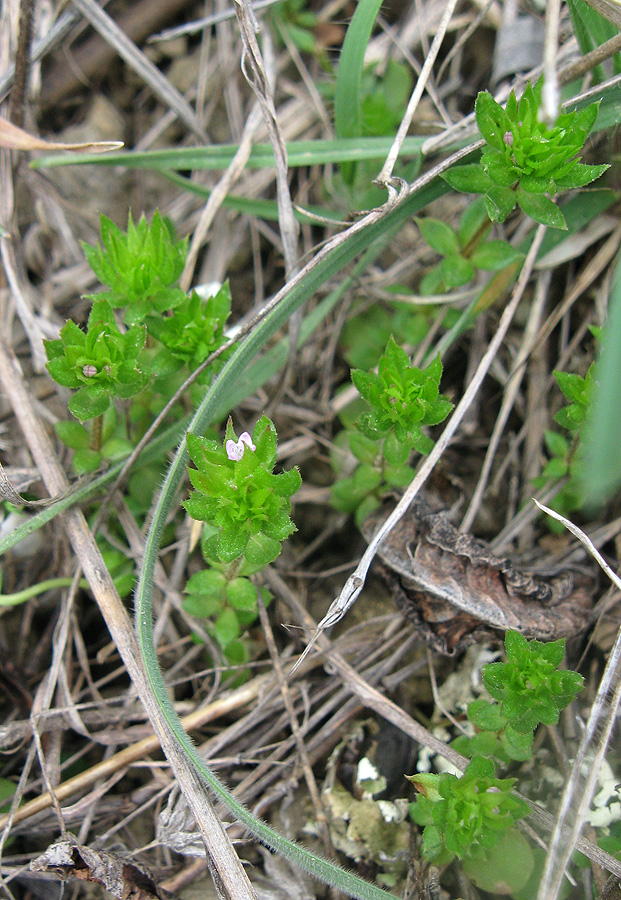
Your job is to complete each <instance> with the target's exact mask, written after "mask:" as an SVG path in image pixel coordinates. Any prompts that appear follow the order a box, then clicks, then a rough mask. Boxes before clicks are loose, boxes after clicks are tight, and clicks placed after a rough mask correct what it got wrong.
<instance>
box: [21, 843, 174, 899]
mask: <svg viewBox="0 0 621 900" xmlns="http://www.w3.org/2000/svg"><path fill="white" fill-rule="evenodd" d="M30 870H31V871H32V872H48V873H52V874H54V875H57V876H58V877H59V878H61V879H62V880H63V881H64V879H65V878H71V877H74V878H81V879H82V880H83V881H95V882H97V883H98V884H101V885H103V887H104V888H105V890H106V891H108V893H110V894H112V895H113V896H114V897H117V898H118V900H172V897H173V895H172V894H169V893H168V891H165V890H164V889H163V888H160V886H159V885H158V884H157V883H156V882H155V880H154V878H153V876H152V875H151V873H150V872H149V871H148V870H147V869H145V868H144V867H143V866H138V865H136V863H133V862H129V861H128V860H126V859H122V858H121V857H119V856H117V855H116V854H115V853H106V852H104V851H103V850H91V848H90V847H86V846H84V845H83V844H80V843H79V842H78V841H77V840H76V838H75V837H74V836H73V835H72V834H69V833H68V834H67V836H66V838H64V839H63V840H60V841H57V842H56V843H55V844H50V846H49V847H48V848H47V850H46V851H45V853H43V854H42V855H41V856H37V857H36V859H33V860H32V862H31V863H30Z"/></svg>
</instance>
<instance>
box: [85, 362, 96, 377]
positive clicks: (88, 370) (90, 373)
mask: <svg viewBox="0 0 621 900" xmlns="http://www.w3.org/2000/svg"><path fill="white" fill-rule="evenodd" d="M82 374H83V375H84V376H85V377H86V378H93V377H94V376H95V375H96V374H97V369H96V368H95V366H93V365H88V366H83V368H82Z"/></svg>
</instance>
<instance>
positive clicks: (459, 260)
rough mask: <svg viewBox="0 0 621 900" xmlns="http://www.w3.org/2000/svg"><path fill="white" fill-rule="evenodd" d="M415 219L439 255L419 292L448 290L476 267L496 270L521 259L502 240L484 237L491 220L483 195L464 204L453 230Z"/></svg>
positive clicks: (443, 224)
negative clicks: (459, 218) (440, 259)
mask: <svg viewBox="0 0 621 900" xmlns="http://www.w3.org/2000/svg"><path fill="white" fill-rule="evenodd" d="M415 221H416V224H417V225H418V227H419V228H420V232H421V234H422V236H423V238H424V240H425V241H426V242H427V243H428V244H429V246H430V247H431V248H432V249H433V250H435V251H436V253H438V254H439V255H440V256H442V257H443V259H442V261H441V262H440V263H438V264H437V265H436V266H434V268H433V269H431V270H430V271H429V272H427V274H426V275H425V276H424V278H423V279H422V281H421V283H420V287H419V290H420V293H421V294H424V295H430V294H440V293H443V292H444V291H450V290H452V289H453V288H457V287H461V286H462V285H464V284H467V283H468V282H469V281H471V280H472V279H473V278H474V276H475V274H476V271H477V269H481V270H483V271H487V272H498V271H500V270H502V269H505V268H506V267H507V266H509V265H511V264H512V263H515V262H519V261H520V260H522V259H523V258H524V254H523V253H522V252H521V251H520V250H517V249H516V248H515V247H512V246H511V244H509V243H507V242H506V241H500V240H484V238H485V235H486V233H487V232H488V231H489V228H490V224H491V223H490V220H489V217H488V214H487V209H486V206H485V203H484V201H483V198H478V199H477V200H475V201H474V203H470V204H468V206H467V207H466V209H465V210H464V212H463V213H462V216H461V221H460V223H459V228H458V229H457V230H455V229H454V228H452V227H451V226H450V225H448V224H447V223H446V222H443V221H442V220H441V219H432V218H424V219H421V218H416V220H415Z"/></svg>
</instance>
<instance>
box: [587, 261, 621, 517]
mask: <svg viewBox="0 0 621 900" xmlns="http://www.w3.org/2000/svg"><path fill="white" fill-rule="evenodd" d="M609 304H610V305H609V316H608V324H607V326H606V329H605V331H604V335H603V338H602V352H601V355H600V359H599V362H598V363H597V374H596V379H595V380H596V383H597V387H596V389H595V393H594V396H593V406H592V410H591V418H590V421H589V423H588V425H587V428H586V430H585V438H584V443H585V462H586V464H585V466H584V479H585V488H586V496H587V502H590V503H595V504H599V503H601V502H602V501H604V500H607V499H608V498H609V497H611V495H612V494H613V493H614V492H615V491H616V490H617V489H618V487H619V485H621V254H619V255H618V256H617V261H616V263H615V267H614V270H613V275H612V280H611V284H610V301H609Z"/></svg>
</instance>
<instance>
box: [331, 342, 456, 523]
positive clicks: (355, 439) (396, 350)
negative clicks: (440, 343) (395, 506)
mask: <svg viewBox="0 0 621 900" xmlns="http://www.w3.org/2000/svg"><path fill="white" fill-rule="evenodd" d="M441 377H442V363H441V362H440V359H439V357H438V358H436V359H435V360H433V362H431V363H430V364H429V365H428V366H427V367H426V368H425V369H419V368H417V367H416V366H411V365H410V363H409V359H408V355H407V353H406V352H405V350H403V349H402V348H401V347H399V346H398V345H397V344H396V343H395V341H394V340H393V338H390V340H389V342H388V345H387V347H386V351H385V353H384V355H383V356H382V358H381V359H380V361H379V366H378V371H377V373H375V372H373V371H370V372H364V371H362V370H361V369H354V370H353V371H352V373H351V379H352V382H353V383H354V385H355V386H356V388H357V389H358V391H359V393H360V396H361V397H362V398H363V399H364V400H365V401H366V403H367V410H366V411H365V412H363V413H362V414H361V415H360V416H359V417H358V419H357V420H356V422H355V426H354V428H353V429H352V430H349V431H346V432H345V436H344V438H341V443H345V444H346V445H347V447H348V449H349V450H350V451H351V453H353V455H354V456H355V458H356V460H357V461H358V464H357V466H356V468H355V470H354V472H353V474H352V475H349V476H347V477H345V478H343V479H341V480H340V481H337V483H336V484H335V485H334V487H333V489H332V503H333V505H334V506H335V507H336V508H337V509H341V510H344V511H345V512H354V511H355V512H356V520H357V521H358V522H361V521H362V519H363V518H364V517H365V516H366V515H367V514H368V513H369V512H371V511H372V510H373V509H374V508H375V507H377V505H378V504H379V498H380V497H381V495H382V493H385V492H386V491H387V490H390V489H391V488H403V487H406V486H407V485H408V484H409V482H410V481H411V480H412V478H413V475H414V472H413V470H412V468H411V467H410V466H409V459H410V456H411V454H412V451H413V450H417V451H418V452H419V453H423V454H427V453H429V451H430V450H431V449H432V447H433V441H432V440H431V438H430V437H429V436H428V435H427V434H425V432H424V431H423V428H424V427H426V426H430V425H437V424H438V423H440V422H442V421H444V419H445V418H446V417H447V415H448V414H449V412H450V411H451V409H452V408H453V405H452V403H451V402H450V400H449V399H448V398H447V397H444V396H443V395H442V394H440V387H439V385H440V379H441Z"/></svg>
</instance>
